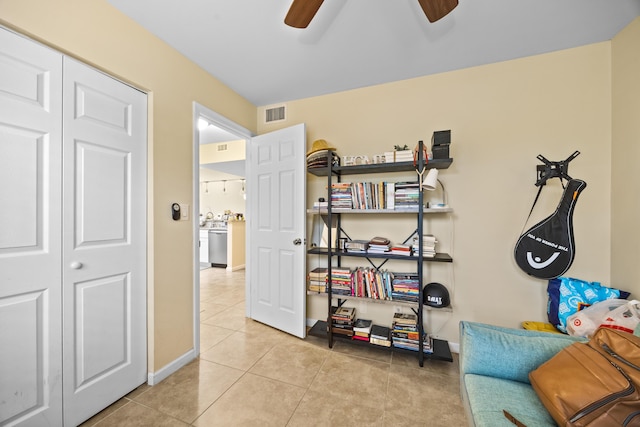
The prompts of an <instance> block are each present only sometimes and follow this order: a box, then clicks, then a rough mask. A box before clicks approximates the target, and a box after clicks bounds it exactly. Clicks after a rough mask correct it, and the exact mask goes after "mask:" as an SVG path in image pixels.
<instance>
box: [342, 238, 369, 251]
mask: <svg viewBox="0 0 640 427" xmlns="http://www.w3.org/2000/svg"><path fill="white" fill-rule="evenodd" d="M344 248H345V249H346V250H347V252H367V249H368V248H369V241H368V240H348V241H347V242H345V244H344Z"/></svg>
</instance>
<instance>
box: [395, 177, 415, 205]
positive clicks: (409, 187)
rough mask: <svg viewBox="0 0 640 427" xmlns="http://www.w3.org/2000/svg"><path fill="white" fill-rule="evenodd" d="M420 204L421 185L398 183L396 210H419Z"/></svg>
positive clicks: (396, 187) (396, 188)
mask: <svg viewBox="0 0 640 427" xmlns="http://www.w3.org/2000/svg"><path fill="white" fill-rule="evenodd" d="M419 204H420V185H419V184H418V183H417V182H396V185H395V201H394V206H395V209H396V210H416V211H417V210H418V205H419Z"/></svg>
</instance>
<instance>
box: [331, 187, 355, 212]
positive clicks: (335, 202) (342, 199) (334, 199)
mask: <svg viewBox="0 0 640 427" xmlns="http://www.w3.org/2000/svg"><path fill="white" fill-rule="evenodd" d="M331 207H332V208H333V209H352V208H353V204H352V202H351V184H349V183H348V182H337V183H335V184H331Z"/></svg>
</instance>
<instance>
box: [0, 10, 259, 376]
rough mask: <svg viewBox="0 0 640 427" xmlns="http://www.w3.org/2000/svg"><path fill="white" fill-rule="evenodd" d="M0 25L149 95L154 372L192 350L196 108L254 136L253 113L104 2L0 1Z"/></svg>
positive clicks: (151, 357)
mask: <svg viewBox="0 0 640 427" xmlns="http://www.w3.org/2000/svg"><path fill="white" fill-rule="evenodd" d="M0 23H1V24H3V25H6V26H8V27H10V28H13V29H15V30H17V31H19V32H22V33H24V34H27V35H30V36H32V37H34V38H36V39H38V40H40V41H43V42H44V43H46V44H48V45H50V46H52V47H54V48H57V49H59V50H61V51H63V52H65V53H67V54H70V55H72V56H74V57H76V58H78V59H80V60H82V61H84V62H86V63H89V64H91V65H94V66H96V67H97V68H100V69H102V70H104V71H106V72H108V73H110V74H112V75H114V76H117V77H119V78H121V79H122V80H124V81H127V82H130V83H131V84H133V85H134V86H137V87H139V88H141V89H144V90H146V91H148V92H149V93H150V98H149V99H150V108H149V111H150V117H149V118H150V134H149V154H150V158H149V188H150V193H149V210H150V215H149V226H150V234H149V288H148V289H149V334H150V337H149V367H148V368H149V371H150V372H154V371H157V370H158V369H160V368H162V367H163V366H165V365H166V364H168V363H170V362H172V361H173V360H175V359H176V358H178V357H180V356H181V355H183V354H184V353H186V352H187V351H189V350H190V349H191V348H193V338H192V336H193V306H192V305H193V248H194V242H193V236H192V223H191V222H187V221H185V222H174V221H172V220H171V218H170V215H169V212H170V206H171V203H172V202H173V201H176V200H178V201H182V202H186V203H189V204H190V205H191V206H193V200H192V185H193V170H192V169H193V167H192V163H193V142H192V141H193V125H192V121H193V117H192V116H193V112H192V111H193V102H194V101H196V102H198V103H200V104H202V105H204V106H206V107H207V108H209V109H211V110H214V111H216V112H217V113H219V114H221V115H223V116H225V117H227V118H229V119H230V120H232V121H234V122H236V123H238V124H239V125H241V126H243V127H245V128H247V129H250V130H253V129H255V123H256V108H255V107H254V106H253V105H252V104H251V103H249V102H248V101H247V100H245V99H244V98H242V97H240V96H239V95H237V94H236V93H234V92H232V91H231V90H230V89H229V88H228V87H226V86H225V85H223V84H222V83H221V82H220V81H218V80H216V79H214V78H212V77H211V76H210V75H208V74H207V73H205V72H204V71H203V70H202V69H200V68H199V67H197V66H196V65H195V64H193V63H192V62H190V61H188V60H187V59H186V58H185V57H183V56H182V55H180V54H179V53H177V52H176V51H175V50H173V49H171V48H169V47H168V46H167V45H166V44H164V43H163V42H161V41H160V40H159V39H157V38H156V37H154V36H152V35H151V34H150V33H148V32H147V31H146V30H144V29H143V28H142V27H140V26H139V25H137V24H135V23H134V22H133V21H131V20H130V19H129V18H127V17H125V16H124V15H123V14H121V13H120V12H118V11H117V10H116V9H115V8H113V7H112V6H110V5H109V4H108V3H107V2H106V1H105V0H92V1H86V0H55V1H51V0H0Z"/></svg>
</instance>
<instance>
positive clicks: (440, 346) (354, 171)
mask: <svg viewBox="0 0 640 427" xmlns="http://www.w3.org/2000/svg"><path fill="white" fill-rule="evenodd" d="M423 144H424V143H423V142H422V141H419V143H418V152H417V159H416V162H415V164H414V162H395V163H380V164H367V165H354V166H334V165H333V164H332V160H333V153H332V152H331V151H328V152H327V166H326V167H319V168H309V169H307V171H308V172H309V173H311V174H313V175H315V176H320V177H324V176H326V177H327V195H328V197H327V200H328V206H327V208H326V209H322V210H320V211H314V213H320V214H322V215H326V217H327V224H333V223H334V222H333V216H334V215H335V216H336V217H337V221H336V224H337V227H336V230H337V234H338V235H337V236H332V232H331V228H332V227H331V226H329V227H328V236H327V237H328V239H327V241H329V242H333V241H334V240H337V238H338V237H340V235H341V233H342V232H343V231H342V227H341V216H342V215H343V214H361V213H377V214H386V213H396V214H413V215H416V216H417V228H416V231H415V232H414V233H412V234H411V236H409V238H407V241H408V240H409V239H410V238H411V237H412V236H413V235H415V234H417V236H418V245H419V249H418V255H417V256H404V255H396V254H373V253H358V252H346V251H343V250H337V249H334V248H332V247H331V246H332V245H329V246H330V247H329V248H310V249H308V251H307V253H308V254H314V255H324V256H326V257H327V277H328V278H329V279H328V281H327V303H328V307H327V320H326V321H318V322H317V323H316V324H315V325H314V326H313V327H312V328H311V330H310V331H309V335H312V336H318V337H322V338H326V339H327V341H328V344H329V347H330V348H331V347H333V343H334V339H340V340H348V341H349V342H351V343H353V344H355V345H365V346H369V347H375V348H379V349H381V350H387V351H394V352H399V353H410V354H414V355H415V354H416V353H417V356H418V362H419V364H420V366H423V364H424V359H425V358H427V359H438V360H446V361H449V362H452V361H453V357H452V356H451V351H450V349H449V344H448V343H447V342H446V341H444V340H439V339H434V340H433V348H432V353H425V352H424V341H423V336H424V321H423V295H422V288H423V264H424V262H452V261H453V260H452V258H451V257H450V256H449V255H448V254H446V253H437V254H436V256H435V257H433V258H429V257H424V256H423V253H422V250H423V246H422V243H423V242H422V240H423V221H424V212H425V209H424V208H423V205H424V201H423V193H422V190H421V191H420V192H419V199H418V209H416V210H415V211H414V210H398V211H395V210H373V211H372V212H368V210H359V209H351V210H345V209H340V210H334V209H332V206H331V191H332V190H331V188H332V184H333V180H334V179H336V182H340V180H341V177H342V176H343V175H358V174H382V173H384V174H386V173H391V172H411V171H416V170H422V168H425V169H430V168H437V169H446V168H448V167H449V166H450V165H451V163H452V162H453V159H434V160H429V161H428V162H427V159H425V158H424V157H423V153H424V150H423ZM416 175H417V173H416ZM427 211H429V212H450V209H427ZM334 257H336V258H337V259H338V266H339V265H340V260H341V258H342V257H360V258H366V259H367V260H368V261H369V263H370V264H371V265H372V266H373V267H374V268H376V269H380V267H381V266H382V265H384V263H386V262H387V261H388V260H391V259H393V260H401V261H407V262H414V263H416V265H417V275H418V277H419V287H420V289H419V297H418V302H417V303H414V304H413V307H412V310H413V311H414V313H416V315H417V317H418V334H419V346H418V351H417V352H415V351H411V350H404V349H401V348H397V347H393V346H392V347H383V346H378V345H374V344H369V343H368V342H363V341H357V340H351V339H349V338H348V337H344V336H342V335H339V334H333V332H332V330H331V327H329V325H330V324H331V308H332V305H333V304H332V302H333V299H334V298H336V299H337V302H338V306H340V305H342V304H344V302H345V301H347V300H348V299H349V298H344V297H341V296H340V295H335V296H334V295H333V294H332V289H331V279H330V278H331V273H332V262H331V260H332V258H334ZM372 260H379V261H380V263H379V264H375V262H374V261H372ZM359 299H366V298H359ZM389 302H390V303H394V302H396V301H389ZM405 304H406V303H405ZM416 306H417V310H416V309H415V308H414V307H416Z"/></svg>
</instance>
